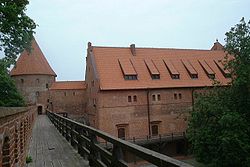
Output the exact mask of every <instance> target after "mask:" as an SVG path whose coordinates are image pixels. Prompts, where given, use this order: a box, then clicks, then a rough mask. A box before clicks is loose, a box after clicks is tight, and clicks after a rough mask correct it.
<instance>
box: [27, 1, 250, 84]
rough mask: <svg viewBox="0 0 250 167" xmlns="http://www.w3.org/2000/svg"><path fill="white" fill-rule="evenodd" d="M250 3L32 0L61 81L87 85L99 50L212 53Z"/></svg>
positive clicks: (40, 38)
mask: <svg viewBox="0 0 250 167" xmlns="http://www.w3.org/2000/svg"><path fill="white" fill-rule="evenodd" d="M249 7H250V1H249V0H206V1H203V0H30V4H29V6H28V7H27V14H28V15H29V16H30V17H31V18H32V19H34V21H35V22H36V23H37V24H38V25H39V26H38V28H37V29H36V34H35V37H36V40H37V42H38V43H39V45H40V48H41V49H42V51H43V53H44V55H45V56H46V58H47V60H48V61H49V63H50V65H51V66H52V68H53V69H54V71H55V72H56V73H57V75H58V77H57V79H58V80H84V74H85V68H86V65H85V57H86V47H87V43H88V41H90V42H92V44H93V45H96V46H122V47H126V46H129V45H130V44H131V43H135V45H136V47H166V48H194V49H195V48H197V49H210V48H211V47H212V45H213V43H214V42H215V40H216V38H218V39H219V41H220V42H221V43H222V44H224V38H225V35H224V34H225V32H227V31H229V29H230V27H232V26H234V25H235V24H237V23H239V20H240V19H241V18H242V17H243V16H244V17H245V19H246V20H249V19H250V9H249Z"/></svg>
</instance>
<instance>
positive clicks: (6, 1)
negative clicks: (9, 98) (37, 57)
mask: <svg viewBox="0 0 250 167" xmlns="http://www.w3.org/2000/svg"><path fill="white" fill-rule="evenodd" d="M28 3H29V1H28V0H0V50H1V51H4V53H5V57H4V59H3V60H2V63H3V62H4V63H5V64H6V65H7V66H8V67H9V66H10V65H11V64H14V63H15V60H16V58H17V55H18V54H19V53H21V52H22V51H23V50H24V49H25V48H29V47H30V46H31V40H32V38H33V33H34V29H35V28H36V24H35V23H34V21H33V20H32V19H30V18H29V17H28V16H27V15H26V13H25V11H26V5H28Z"/></svg>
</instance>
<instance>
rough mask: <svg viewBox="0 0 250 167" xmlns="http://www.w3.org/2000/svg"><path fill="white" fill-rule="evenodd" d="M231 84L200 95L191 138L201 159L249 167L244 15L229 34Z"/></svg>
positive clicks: (248, 35) (248, 54)
mask: <svg viewBox="0 0 250 167" xmlns="http://www.w3.org/2000/svg"><path fill="white" fill-rule="evenodd" d="M225 41H226V45H225V50H226V52H227V53H228V56H227V57H226V60H227V61H226V62H227V64H226V68H227V69H228V70H230V71H231V75H232V82H231V84H230V86H229V87H224V88H222V87H220V86H215V87H214V88H212V89H210V90H207V91H205V93H203V94H199V95H198V97H197V99H196V101H195V105H194V109H193V112H192V114H191V118H190V122H189V128H188V138H189V140H190V142H191V143H192V151H193V154H194V155H195V157H196V158H197V160H198V161H201V162H203V163H205V164H209V165H210V166H216V167H217V166H218V167H221V166H222V167H223V166H225V167H228V166H237V167H241V166H242V167H245V166H250V114H249V113H250V111H249V110H250V96H249V91H250V22H248V23H246V22H245V21H244V18H243V19H242V20H241V21H240V23H239V24H237V25H235V27H233V28H231V30H230V31H229V32H227V33H226V39H225Z"/></svg>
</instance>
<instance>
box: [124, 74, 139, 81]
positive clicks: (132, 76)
mask: <svg viewBox="0 0 250 167" xmlns="http://www.w3.org/2000/svg"><path fill="white" fill-rule="evenodd" d="M124 79H125V80H137V75H124Z"/></svg>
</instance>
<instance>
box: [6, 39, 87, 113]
mask: <svg viewBox="0 0 250 167" xmlns="http://www.w3.org/2000/svg"><path fill="white" fill-rule="evenodd" d="M10 75H11V77H12V78H13V79H14V81H15V83H16V86H17V89H18V90H19V91H20V92H21V93H22V95H23V96H24V98H25V101H26V103H27V104H28V105H36V106H37V109H38V112H39V113H44V112H45V109H46V108H49V107H51V109H55V110H54V111H55V112H68V113H69V115H70V116H72V117H75V116H80V115H81V116H82V115H83V114H81V113H84V108H85V107H84V104H85V103H84V99H85V95H84V92H85V82H84V81H74V82H71V81H65V82H58V81H56V73H55V72H54V71H53V69H52V68H51V66H50V65H49V63H48V61H47V60H46V58H45V56H44V54H43V53H42V51H41V49H40V47H39V46H38V44H37V42H36V41H35V39H34V40H33V41H32V49H31V51H30V52H28V51H24V52H23V53H22V54H21V55H20V57H19V58H18V60H17V62H16V65H15V67H14V68H13V69H12V70H11V72H10ZM64 95H66V96H64ZM53 107H54V108H53Z"/></svg>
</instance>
